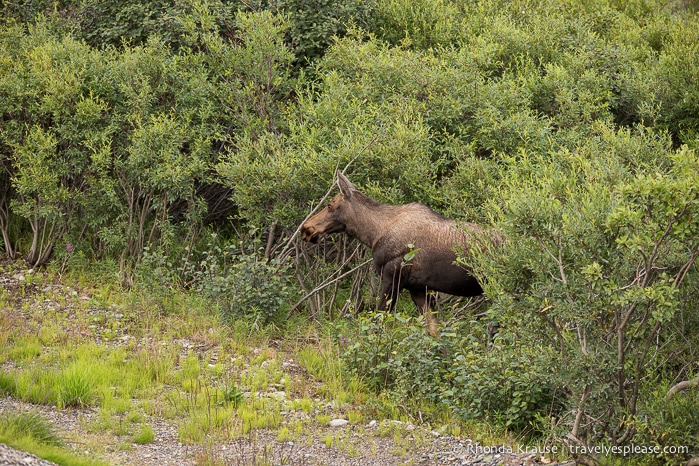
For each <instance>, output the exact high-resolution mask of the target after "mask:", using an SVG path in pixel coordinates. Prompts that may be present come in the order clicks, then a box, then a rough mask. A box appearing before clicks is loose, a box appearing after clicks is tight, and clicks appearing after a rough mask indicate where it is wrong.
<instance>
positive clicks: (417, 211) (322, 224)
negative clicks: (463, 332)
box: [301, 173, 483, 335]
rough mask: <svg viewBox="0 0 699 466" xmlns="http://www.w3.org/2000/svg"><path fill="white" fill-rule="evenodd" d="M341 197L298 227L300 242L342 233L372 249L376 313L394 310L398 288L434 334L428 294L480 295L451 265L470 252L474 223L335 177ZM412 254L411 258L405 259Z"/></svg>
mask: <svg viewBox="0 0 699 466" xmlns="http://www.w3.org/2000/svg"><path fill="white" fill-rule="evenodd" d="M338 185H339V186H340V194H338V195H337V196H335V197H334V198H333V199H332V200H331V201H330V202H329V203H328V205H327V206H326V207H325V208H324V209H323V210H321V211H320V212H319V213H317V214H316V215H314V216H313V217H311V218H310V219H308V221H306V222H305V223H304V224H303V225H302V227H301V234H302V237H303V239H304V240H306V241H310V242H313V243H315V242H317V241H318V239H319V238H320V237H321V236H323V235H327V234H332V233H339V232H342V231H344V232H345V233H347V234H348V235H350V236H353V237H356V238H357V239H359V240H360V241H361V242H362V243H364V244H365V245H366V246H368V247H369V248H371V252H372V256H373V259H374V267H375V268H376V271H377V273H378V274H379V275H380V277H381V300H380V302H379V309H381V310H387V309H392V308H393V306H394V305H395V303H396V300H397V298H398V294H399V293H400V291H401V290H402V289H407V290H408V291H409V292H410V296H411V297H412V299H413V302H415V304H416V305H417V306H418V308H419V309H420V310H421V311H423V312H424V313H425V320H426V322H427V326H428V332H429V333H430V334H432V335H435V334H436V333H437V322H436V319H435V317H434V315H433V313H432V305H433V303H432V301H433V298H432V295H431V294H430V293H429V292H430V291H440V292H444V293H448V294H452V295H456V296H478V295H480V294H482V293H483V289H482V288H481V286H480V284H479V283H478V281H477V280H476V279H475V278H474V277H473V276H472V275H470V274H469V273H468V272H467V271H466V270H464V269H463V268H462V267H459V266H458V265H456V264H455V261H456V252H455V250H459V251H460V252H465V251H466V250H468V249H469V248H470V242H471V241H470V238H471V237H472V235H473V234H474V233H476V232H478V231H479V230H480V227H478V226H477V225H474V224H469V223H466V224H459V225H457V224H456V222H455V221H454V220H450V219H448V218H445V217H443V216H441V215H439V214H437V213H436V212H434V211H433V210H432V209H430V208H429V207H427V206H425V205H423V204H419V203H412V204H405V205H397V206H394V205H387V204H382V203H380V202H377V201H375V200H373V199H371V198H369V197H367V196H365V195H364V194H362V193H361V192H359V191H357V190H356V189H355V187H354V186H353V185H352V183H350V181H349V180H348V179H347V178H346V177H345V176H344V175H342V174H341V173H338ZM409 245H412V249H415V250H418V251H417V252H416V253H415V255H414V256H413V258H412V259H411V260H409V261H405V259H404V257H405V255H406V254H408V253H409V252H410V250H411V247H410V246H409Z"/></svg>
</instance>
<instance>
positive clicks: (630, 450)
mask: <svg viewBox="0 0 699 466" xmlns="http://www.w3.org/2000/svg"><path fill="white" fill-rule="evenodd" d="M466 450H467V451H468V453H470V454H475V455H494V454H530V455H557V454H559V453H570V454H573V455H621V456H629V455H659V454H661V453H663V454H666V455H667V454H670V455H682V454H687V453H689V447H688V446H684V445H679V446H665V447H661V446H658V445H636V444H633V443H632V444H630V445H618V446H611V445H596V446H584V445H569V446H559V445H550V446H544V447H538V446H526V445H518V446H516V447H512V446H506V445H492V446H488V445H480V444H478V443H470V444H468V445H466Z"/></svg>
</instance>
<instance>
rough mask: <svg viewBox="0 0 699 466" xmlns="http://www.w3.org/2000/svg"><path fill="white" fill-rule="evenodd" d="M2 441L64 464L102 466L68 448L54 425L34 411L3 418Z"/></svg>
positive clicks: (0, 427)
mask: <svg viewBox="0 0 699 466" xmlns="http://www.w3.org/2000/svg"><path fill="white" fill-rule="evenodd" d="M0 442H1V443H5V444H6V445H9V446H11V447H13V448H17V449H20V450H25V451H29V452H31V453H33V454H34V455H36V456H38V457H40V458H43V459H46V460H49V461H53V462H54V463H56V464H59V465H65V466H101V465H105V464H106V463H103V462H101V461H96V460H94V459H91V458H85V457H82V456H78V455H75V454H73V453H71V452H69V451H67V450H66V448H65V446H64V445H63V440H62V439H61V438H60V437H59V436H58V434H57V433H56V432H55V429H54V427H53V425H52V424H51V423H50V422H49V421H48V420H47V419H45V418H44V417H43V416H41V415H40V414H39V413H37V412H34V411H29V412H22V413H10V414H5V415H3V417H2V419H0Z"/></svg>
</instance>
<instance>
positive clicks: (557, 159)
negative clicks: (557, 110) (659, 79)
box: [465, 125, 699, 444]
mask: <svg viewBox="0 0 699 466" xmlns="http://www.w3.org/2000/svg"><path fill="white" fill-rule="evenodd" d="M654 136H655V135H653V134H649V132H648V131H647V130H643V131H638V132H635V131H632V132H627V131H624V130H622V131H618V132H616V131H615V130H613V129H612V128H610V127H608V126H606V125H605V126H599V127H598V131H597V134H596V135H595V136H594V137H593V138H592V139H590V140H587V141H586V142H584V143H581V144H580V145H579V146H578V147H577V148H576V149H575V150H569V149H562V150H560V151H557V152H553V153H550V154H546V155H542V154H534V153H528V152H527V151H524V150H523V151H521V152H520V153H519V154H516V155H513V156H511V157H509V158H507V159H505V160H504V163H503V164H502V165H501V170H502V173H501V177H500V184H499V186H500V190H499V192H498V195H497V196H496V197H495V198H494V199H492V200H491V201H490V202H489V203H488V205H489V209H488V210H489V211H490V212H491V213H492V218H493V222H494V225H495V226H496V227H497V228H500V229H501V231H502V234H503V237H504V238H505V244H504V245H503V247H502V248H499V249H490V250H488V251H487V253H485V254H482V255H480V256H479V257H478V258H477V259H476V261H475V263H476V264H477V265H476V269H477V270H479V273H480V274H482V275H481V276H482V278H483V282H484V283H485V288H486V294H487V296H489V297H490V298H491V300H492V305H491V307H490V308H489V310H488V315H489V316H490V318H492V319H494V320H496V321H498V322H499V323H500V326H501V327H500V329H501V332H502V333H503V334H504V335H510V338H513V339H514V340H515V341H516V342H518V344H524V345H528V346H531V347H536V346H543V347H544V349H545V353H546V354H548V357H546V358H545V359H544V360H543V361H539V362H538V363H537V364H536V365H535V366H538V367H536V369H534V368H530V370H538V371H541V372H546V373H547V375H546V379H547V380H548V381H549V383H552V384H553V386H556V387H559V388H560V389H562V390H565V391H567V392H568V393H567V395H566V396H565V399H566V406H567V411H564V412H563V413H561V414H559V415H557V416H556V418H555V419H556V424H555V429H554V431H555V432H556V435H559V436H560V437H559V438H561V439H564V438H565V435H566V434H567V433H571V434H572V437H568V440H565V441H567V442H570V441H571V440H570V439H571V438H572V439H573V442H580V443H583V444H589V443H601V442H605V441H608V442H610V443H611V444H623V443H624V442H628V441H629V440H630V439H631V438H633V436H634V435H635V434H636V433H637V432H638V431H639V430H643V429H644V426H643V419H644V416H643V415H642V413H643V412H644V410H645V409H651V410H655V409H656V408H654V407H653V408H651V407H648V408H646V407H645V406H647V405H645V403H654V402H657V400H656V401H653V396H651V394H650V393H648V392H647V391H646V389H647V381H648V380H649V379H650V380H656V381H661V380H664V378H665V377H669V378H670V379H677V378H679V379H682V378H687V377H689V376H690V375H691V374H692V373H693V372H694V371H695V370H696V367H695V361H691V360H686V359H685V360H683V361H682V362H681V363H680V362H679V361H677V364H675V363H670V362H669V361H670V360H673V359H675V358H677V357H678V353H677V352H678V351H679V347H678V346H676V343H674V342H675V341H676V340H682V343H681V346H683V347H685V348H687V347H688V348H691V350H690V351H689V352H690V353H692V354H693V353H694V351H696V347H697V345H699V341H698V340H697V339H696V335H697V333H696V329H697V324H699V322H698V321H697V319H696V317H695V316H694V314H695V313H694V311H693V310H692V309H693V304H692V302H691V300H689V299H687V296H689V295H691V294H693V293H696V291H697V288H699V281H698V278H699V277H698V276H697V271H696V267H695V261H696V259H697V257H699V244H698V243H697V238H698V237H699V223H698V222H697V218H698V217H697V213H699V212H698V211H697V209H699V197H698V193H699V184H698V183H699V179H698V178H697V177H696V170H697V169H698V168H699V165H698V164H699V157H698V156H697V154H696V152H694V151H693V150H691V149H689V148H687V147H681V148H679V149H677V150H672V149H670V148H669V141H667V140H666V142H665V144H664V145H663V144H656V145H655V151H653V152H654V153H653V154H652V156H651V157H648V158H647V159H646V160H645V161H644V162H645V163H643V169H642V170H638V169H637V164H640V163H642V162H641V161H640V160H633V159H632V160H629V159H627V158H626V153H627V151H629V150H630V149H631V148H633V147H636V145H637V144H638V143H639V142H640V141H643V140H645V141H646V142H651V141H653V140H654ZM661 139H662V138H661ZM598 153H602V154H604V157H599V156H597V155H596V154H598ZM638 155H640V156H642V154H638ZM465 261H466V262H469V261H468V259H466V260H465ZM471 265H473V263H471ZM690 329H693V330H690ZM685 332H689V334H687V333H685ZM680 359H682V358H680ZM690 359H691V358H690ZM665 428H670V429H671V427H670V426H665Z"/></svg>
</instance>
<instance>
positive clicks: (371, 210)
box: [345, 193, 400, 249]
mask: <svg viewBox="0 0 699 466" xmlns="http://www.w3.org/2000/svg"><path fill="white" fill-rule="evenodd" d="M355 195H359V199H357V200H356V201H354V206H353V207H354V209H353V218H352V222H351V223H349V222H348V223H346V224H345V228H346V231H347V234H349V235H350V236H354V237H355V238H357V239H358V240H359V241H361V242H362V243H363V244H364V245H366V246H368V247H370V248H372V249H373V248H374V245H375V244H376V242H377V241H378V240H379V239H380V238H381V237H382V236H383V235H384V233H385V232H386V230H387V229H388V226H389V225H390V224H391V223H392V222H393V221H394V218H395V216H396V215H398V213H399V212H398V211H399V210H400V206H392V205H387V204H381V203H380V202H378V201H375V200H373V199H371V198H369V197H367V196H365V195H363V194H361V193H355Z"/></svg>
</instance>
